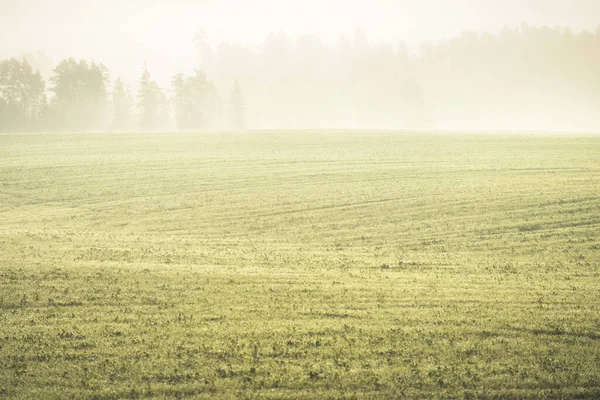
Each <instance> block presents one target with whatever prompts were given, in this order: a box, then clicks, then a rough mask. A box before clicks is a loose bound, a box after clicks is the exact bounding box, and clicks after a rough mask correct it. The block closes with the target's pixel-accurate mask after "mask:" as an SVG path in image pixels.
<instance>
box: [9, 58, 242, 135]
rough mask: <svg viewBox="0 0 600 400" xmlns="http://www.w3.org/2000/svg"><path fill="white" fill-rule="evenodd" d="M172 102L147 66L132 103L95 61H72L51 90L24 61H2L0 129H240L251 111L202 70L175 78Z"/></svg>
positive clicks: (58, 71)
mask: <svg viewBox="0 0 600 400" xmlns="http://www.w3.org/2000/svg"><path fill="white" fill-rule="evenodd" d="M172 91H173V95H172V96H171V97H169V96H167V95H166V93H165V90H163V89H162V88H161V87H159V85H158V84H157V83H156V82H155V81H154V80H153V79H152V76H151V74H150V72H149V71H148V68H147V67H146V66H144V70H143V72H142V74H141V77H140V80H139V84H138V91H137V93H136V95H135V97H134V96H133V95H132V94H131V91H130V89H129V88H128V87H127V86H126V85H125V84H124V82H123V81H122V80H121V79H120V78H116V79H115V80H114V82H113V81H111V77H110V75H109V72H108V69H107V67H106V66H105V65H103V64H101V63H100V64H98V63H96V62H94V61H86V60H80V61H76V60H75V59H73V58H68V59H65V60H62V61H61V62H59V63H58V65H57V66H56V67H55V68H54V70H53V74H52V76H51V77H50V79H49V82H48V84H47V83H46V82H45V80H44V78H43V77H42V75H41V73H40V72H39V71H37V70H36V71H34V69H33V68H32V67H31V65H30V64H29V62H28V61H27V59H26V58H22V59H20V60H19V59H17V58H11V59H6V60H2V61H0V131H4V132H19V131H45V130H49V131H52V130H56V131H110V130H114V131H130V130H146V131H147V130H169V129H179V130H202V129H217V128H222V129H227V128H229V129H243V128H244V127H245V119H246V116H245V114H246V106H245V101H244V98H243V96H242V92H241V88H240V84H239V82H238V80H235V81H234V83H233V87H232V91H231V95H230V96H229V98H228V99H227V100H223V99H222V98H221V97H220V96H219V94H218V93H217V91H216V89H215V87H214V85H213V84H212V83H211V82H210V81H209V80H208V79H207V78H206V76H205V74H204V73H203V72H202V71H199V70H196V71H195V75H193V76H186V75H184V74H183V73H178V74H177V75H175V76H174V77H173V79H172Z"/></svg>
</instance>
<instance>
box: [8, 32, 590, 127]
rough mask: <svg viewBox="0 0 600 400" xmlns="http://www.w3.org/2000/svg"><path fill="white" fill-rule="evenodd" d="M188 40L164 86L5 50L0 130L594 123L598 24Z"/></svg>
mask: <svg viewBox="0 0 600 400" xmlns="http://www.w3.org/2000/svg"><path fill="white" fill-rule="evenodd" d="M194 40H195V44H196V49H197V53H198V54H197V58H198V62H197V65H196V66H194V68H192V69H190V71H188V72H187V73H184V72H181V71H178V72H177V71H176V73H175V74H174V75H173V76H172V77H171V82H170V85H168V86H165V85H163V87H161V86H160V85H159V84H157V82H156V80H154V79H153V75H152V73H151V66H148V67H145V68H144V70H143V71H139V79H138V81H137V82H125V81H124V80H123V79H121V78H120V77H118V76H111V74H110V68H109V67H108V66H106V65H104V64H102V63H98V62H96V61H94V60H77V59H75V58H68V59H64V60H62V61H59V62H58V63H57V64H56V65H53V67H52V68H51V71H50V72H46V73H45V74H44V73H41V72H40V71H39V69H40V68H41V66H40V65H39V64H40V62H39V60H38V59H36V58H35V57H32V56H31V55H23V56H22V57H16V58H10V59H5V60H3V61H1V62H0V130H1V131H12V132H17V131H54V130H56V131H77V132H78V131H138V130H141V131H149V130H159V131H171V130H210V129H242V128H388V129H408V130H422V129H428V130H435V129H442V130H505V129H509V128H510V129H514V128H515V127H517V128H518V129H519V130H531V131H539V130H562V131H598V130H600V115H599V113H597V112H596V111H597V110H598V109H599V108H600V74H598V71H600V27H599V28H598V29H597V30H596V31H595V32H589V31H580V32H573V31H572V30H571V29H569V28H561V27H554V28H550V27H533V26H529V25H527V24H522V25H521V26H519V27H506V28H504V29H502V30H501V31H499V32H497V33H485V32H484V33H480V32H463V34H462V35H460V36H458V37H455V38H454V39H451V40H447V41H444V42H439V43H423V44H421V45H420V46H419V47H418V49H411V48H409V47H408V46H407V45H405V44H403V43H399V44H390V43H384V42H380V43H371V42H370V41H369V39H368V37H367V35H366V34H365V33H364V32H363V31H362V30H360V29H357V30H356V31H355V32H354V35H353V36H352V37H351V38H347V37H346V36H340V38H339V40H338V41H337V42H336V43H333V44H330V43H326V42H325V41H323V40H321V39H319V38H317V37H314V36H310V35H304V36H300V37H297V38H292V37H291V36H288V35H287V34H285V33H284V32H279V33H273V34H270V35H269V36H267V37H266V38H265V40H264V42H263V43H262V44H261V45H260V46H256V47H250V46H247V45H242V44H239V43H235V42H228V41H223V42H221V43H220V44H219V45H217V46H212V47H211V46H210V45H209V44H208V43H207V41H206V40H205V36H204V34H203V33H202V32H200V33H199V34H198V35H197V37H196V38H194ZM36 64H38V65H36ZM42 69H43V68H42ZM46 69H47V68H46ZM45 75H47V76H45Z"/></svg>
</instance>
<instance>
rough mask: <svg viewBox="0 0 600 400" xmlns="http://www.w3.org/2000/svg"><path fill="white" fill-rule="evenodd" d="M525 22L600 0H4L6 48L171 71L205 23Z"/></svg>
mask: <svg viewBox="0 0 600 400" xmlns="http://www.w3.org/2000/svg"><path fill="white" fill-rule="evenodd" d="M521 22H527V23H529V24H531V25H550V26H570V27H571V28H572V29H573V30H574V31H578V30H581V29H587V30H592V31H594V30H595V29H596V27H597V26H598V25H599V24H600V1H599V0H329V1H327V0H302V1H286V0H253V1H248V0H175V1H163V0H130V1H124V0H94V1H91V0H53V1H47V0H0V30H1V34H0V57H2V58H5V57H10V56H18V55H20V54H21V53H22V52H35V51H37V50H44V51H45V53H46V54H48V55H49V56H50V57H51V58H52V59H53V61H55V62H56V61H58V60H60V59H62V58H65V57H69V56H72V57H75V58H77V59H79V58H88V59H91V58H94V59H95V60H97V61H100V62H103V63H105V64H106V65H107V66H109V68H110V70H111V73H113V74H114V75H124V76H125V77H126V78H127V77H128V76H129V75H131V74H132V72H130V71H133V70H136V71H138V70H139V69H140V68H141V66H142V65H143V63H144V62H147V63H148V65H149V67H150V68H151V69H152V68H154V69H155V70H156V71H157V72H156V75H158V78H157V79H159V81H160V80H161V77H162V75H164V78H163V79H162V81H165V79H166V77H167V76H170V75H169V74H172V73H173V72H174V71H176V70H177V69H181V68H187V69H190V68H192V67H193V66H194V63H195V60H196V54H195V50H194V45H193V37H194V35H195V34H196V32H198V30H200V29H204V30H205V31H206V32H207V35H208V39H209V41H210V42H211V43H212V44H216V43H218V42H220V41H222V40H230V41H235V42H242V43H244V44H250V45H252V44H258V43H260V42H261V41H262V40H263V39H264V38H265V36H266V35H267V34H268V33H271V32H278V31H285V32H286V33H288V34H289V35H291V36H292V37H294V36H298V35H301V34H304V33H310V34H313V35H315V36H318V37H320V38H322V39H323V40H325V41H328V42H330V43H334V42H335V40H336V39H337V38H338V37H339V35H340V34H345V35H347V36H351V35H352V32H353V31H354V30H355V29H356V28H361V29H362V30H363V31H364V32H365V33H366V34H367V37H368V38H369V40H370V41H371V42H375V43H376V42H378V41H382V40H384V41H387V42H389V43H391V44H397V43H399V42H400V41H404V42H406V43H408V44H409V45H416V44H418V43H420V42H423V41H443V40H446V39H449V38H451V37H453V36H456V35H458V34H460V33H461V32H462V31H463V30H477V31H491V32H495V31H497V30H499V29H501V28H502V27H503V26H505V25H511V26H516V25H519V24H520V23H521ZM159 64H160V65H159ZM132 66H133V67H134V68H132ZM136 73H137V72H136Z"/></svg>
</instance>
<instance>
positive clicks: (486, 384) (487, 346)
mask: <svg viewBox="0 0 600 400" xmlns="http://www.w3.org/2000/svg"><path fill="white" fill-rule="evenodd" d="M0 397H2V398H24V399H25V398H30V399H52V398H95V399H112V398H137V397H144V398H146V397H155V398H164V397H191V398H208V397H221V398H290V399H292V398H293V399H297V398H373V399H380V398H600V136H592V135H589V136H575V135H568V136H561V135H517V134H505V135H501V134H498V135H488V134H486V135H483V134H482V135H475V134H472V135H467V134H437V135H434V134H431V135H426V134H401V133H380V132H265V133H257V132H248V133H243V134H229V133H228V134H225V133H213V134H208V133H207V134H138V135H135V134H131V135H117V134H104V135H92V134H79V135H67V134H65V135H59V134H45V135H1V136H0Z"/></svg>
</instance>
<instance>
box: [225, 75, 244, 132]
mask: <svg viewBox="0 0 600 400" xmlns="http://www.w3.org/2000/svg"><path fill="white" fill-rule="evenodd" d="M229 111H230V118H231V126H232V128H234V129H244V128H245V125H246V118H245V117H246V116H245V112H246V106H245V103H244V98H243V96H242V89H241V87H240V83H239V81H238V80H237V79H236V80H235V82H234V84H233V90H232V91H231V97H230V99H229Z"/></svg>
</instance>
